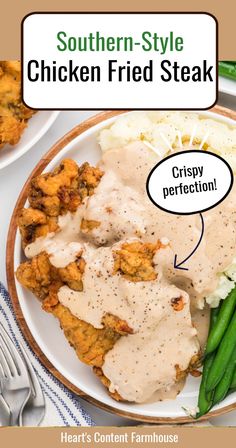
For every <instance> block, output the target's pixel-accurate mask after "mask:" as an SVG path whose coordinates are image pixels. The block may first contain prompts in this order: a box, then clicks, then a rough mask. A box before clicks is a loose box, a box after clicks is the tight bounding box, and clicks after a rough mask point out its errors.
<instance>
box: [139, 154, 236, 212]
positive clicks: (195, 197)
mask: <svg viewBox="0 0 236 448" xmlns="http://www.w3.org/2000/svg"><path fill="white" fill-rule="evenodd" d="M233 180H234V176H233V172H232V169H231V167H230V165H229V164H228V163H227V162H226V161H225V160H224V159H223V158H222V157H220V156H218V155H216V154H214V153H211V152H208V151H201V150H188V151H181V152H178V153H176V154H172V155H170V156H168V157H166V158H165V159H163V160H161V161H160V162H159V163H158V164H157V165H156V166H155V167H154V168H153V169H152V171H151V172H150V174H149V176H148V179H147V193H148V196H149V198H150V199H151V201H152V202H153V203H154V204H155V205H156V206H157V207H159V208H160V209H162V210H165V211H167V212H169V213H174V214H178V215H190V214H194V213H200V212H204V211H206V210H209V209H211V208H213V207H215V206H216V205H218V204H219V203H220V202H221V201H223V200H224V199H225V198H226V196H227V195H228V194H229V192H230V190H231V188H232V186H233Z"/></svg>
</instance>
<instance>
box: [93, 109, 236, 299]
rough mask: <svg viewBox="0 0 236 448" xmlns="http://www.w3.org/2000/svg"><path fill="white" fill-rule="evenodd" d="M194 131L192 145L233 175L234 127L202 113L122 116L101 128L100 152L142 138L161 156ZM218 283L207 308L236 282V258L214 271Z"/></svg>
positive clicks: (186, 140)
mask: <svg viewBox="0 0 236 448" xmlns="http://www.w3.org/2000/svg"><path fill="white" fill-rule="evenodd" d="M192 134H194V138H193V142H192V143H193V144H192V147H196V148H199V146H200V144H201V142H203V149H205V150H209V151H211V152H214V153H216V154H219V155H220V156H222V157H223V158H224V159H225V160H227V161H228V163H229V164H230V165H231V167H232V169H233V171H234V174H236V128H235V127H233V126H229V125H228V124H226V123H222V122H220V121H218V120H214V119H212V118H208V117H207V116H206V115H205V116H204V115H199V114H197V113H189V112H188V113H185V112H177V111H176V112H169V111H167V112H161V111H160V112H133V113H132V114H127V115H122V116H121V117H119V118H118V119H117V120H116V121H115V123H114V124H112V125H111V126H110V127H109V128H105V129H103V130H102V131H101V132H100V134H99V136H98V141H99V144H100V146H101V149H102V151H107V150H109V149H112V148H114V147H122V146H125V145H127V144H128V143H130V142H132V141H137V140H142V141H144V142H146V144H147V145H148V146H149V147H150V148H153V149H154V151H155V152H156V151H157V152H158V154H159V155H160V156H161V157H165V156H167V155H169V154H170V153H171V152H173V151H175V148H177V147H178V146H179V143H180V139H181V143H182V145H183V146H184V147H185V146H186V145H188V144H189V142H190V139H191V135H192ZM218 277H219V279H218V286H217V288H216V290H215V291H214V293H212V294H210V295H209V296H208V297H206V301H207V303H208V304H209V305H210V306H211V307H216V306H218V304H219V301H220V299H225V298H226V297H227V295H228V294H229V292H230V291H231V289H233V287H234V285H235V282H236V258H235V260H234V261H233V263H232V264H231V265H230V266H229V267H228V268H227V269H226V270H225V272H222V273H219V274H218Z"/></svg>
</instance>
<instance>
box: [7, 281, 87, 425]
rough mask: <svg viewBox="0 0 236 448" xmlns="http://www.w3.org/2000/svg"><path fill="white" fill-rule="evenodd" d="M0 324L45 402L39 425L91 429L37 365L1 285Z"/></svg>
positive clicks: (78, 407) (69, 397)
mask: <svg viewBox="0 0 236 448" xmlns="http://www.w3.org/2000/svg"><path fill="white" fill-rule="evenodd" d="M0 321H1V323H2V324H3V326H4V327H5V329H6V330H7V332H8V333H9V335H10V337H11V338H12V340H13V341H14V343H15V345H16V347H17V348H19V342H21V344H22V345H23V347H24V349H25V350H26V352H27V354H28V356H29V359H30V360H31V363H32V365H33V367H34V369H35V371H36V373H37V376H38V379H39V381H40V383H41V386H42V389H43V392H44V395H45V400H46V414H45V417H44V419H43V421H42V423H41V426H93V425H94V424H95V423H94V422H93V421H92V419H91V417H90V416H89V415H88V414H87V412H86V411H85V410H84V409H83V407H82V406H81V404H80V402H79V400H78V398H76V396H75V395H73V393H71V392H70V391H69V390H68V389H67V388H66V387H65V386H63V384H61V383H60V382H59V381H58V380H57V379H56V378H55V377H54V376H53V375H52V374H51V373H50V372H49V371H48V370H47V369H46V368H45V367H44V366H43V365H42V364H41V362H40V361H39V359H38V358H37V356H36V355H35V354H34V353H33V351H32V350H31V348H30V347H29V345H28V343H27V342H26V340H25V339H24V336H23V334H22V332H21V330H20V328H19V326H18V323H17V321H16V318H15V314H14V310H13V307H12V304H11V299H10V297H9V294H8V292H7V291H6V289H5V288H4V286H3V285H2V284H1V283H0ZM2 424H4V423H3V422H2ZM0 425H1V422H0Z"/></svg>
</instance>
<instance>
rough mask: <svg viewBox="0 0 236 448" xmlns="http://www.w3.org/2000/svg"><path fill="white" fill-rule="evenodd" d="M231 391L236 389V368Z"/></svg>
mask: <svg viewBox="0 0 236 448" xmlns="http://www.w3.org/2000/svg"><path fill="white" fill-rule="evenodd" d="M230 389H236V367H235V370H234V374H233V378H232V381H231V384H230Z"/></svg>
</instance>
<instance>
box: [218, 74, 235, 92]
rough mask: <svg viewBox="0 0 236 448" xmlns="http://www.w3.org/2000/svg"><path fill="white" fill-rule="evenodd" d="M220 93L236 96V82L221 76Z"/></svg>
mask: <svg viewBox="0 0 236 448" xmlns="http://www.w3.org/2000/svg"><path fill="white" fill-rule="evenodd" d="M219 91H220V92H223V93H227V94H228V95H232V96H236V81H233V80H232V79H228V78H225V77H223V76H219Z"/></svg>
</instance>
